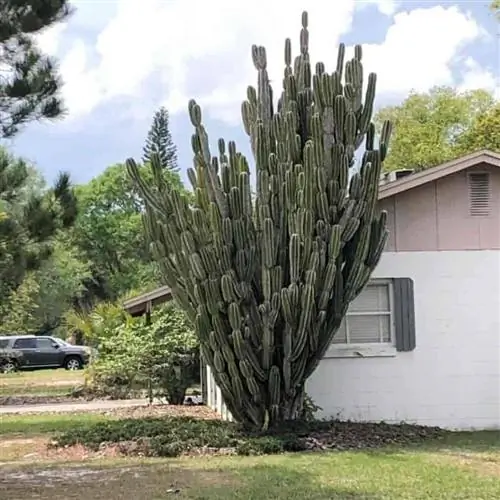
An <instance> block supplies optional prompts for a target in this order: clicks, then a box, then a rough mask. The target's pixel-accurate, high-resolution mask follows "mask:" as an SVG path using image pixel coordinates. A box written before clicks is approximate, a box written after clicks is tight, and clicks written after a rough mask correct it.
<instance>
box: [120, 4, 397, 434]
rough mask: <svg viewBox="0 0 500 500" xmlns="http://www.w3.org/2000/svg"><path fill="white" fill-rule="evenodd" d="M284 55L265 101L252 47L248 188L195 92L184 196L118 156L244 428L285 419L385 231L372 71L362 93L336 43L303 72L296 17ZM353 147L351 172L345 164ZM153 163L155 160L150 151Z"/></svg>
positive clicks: (355, 62)
mask: <svg viewBox="0 0 500 500" xmlns="http://www.w3.org/2000/svg"><path fill="white" fill-rule="evenodd" d="M284 56H285V70H284V73H283V81H282V83H283V85H282V91H281V96H280V97H279V99H278V103H277V106H275V103H274V102H273V89H272V87H271V84H270V81H269V77H268V72H267V57H266V51H265V49H264V48H263V47H258V46H253V47H252V58H253V62H254V65H255V67H256V69H257V73H258V84H257V88H254V87H249V88H248V91H247V99H246V100H245V102H244V103H243V104H242V108H241V110H242V119H243V125H244V129H245V131H246V133H247V134H248V136H249V138H250V143H251V147H252V152H253V154H254V157H255V166H256V188H257V189H256V192H255V195H254V196H252V195H251V193H252V188H251V184H250V170H249V166H248V162H247V160H246V158H245V157H244V156H243V155H242V154H241V153H240V152H238V151H237V149H236V145H235V144H234V143H233V142H229V143H228V144H227V148H226V143H225V142H224V141H223V140H222V139H221V140H219V142H218V156H212V154H211V152H210V147H209V141H208V135H207V133H206V131H205V127H204V126H203V120H202V112H201V108H200V107H199V106H198V104H197V103H196V102H195V101H190V103H189V115H190V119H191V122H192V124H193V127H194V130H195V133H194V135H193V137H192V141H191V143H192V148H193V153H194V168H192V169H189V171H188V177H189V180H190V182H191V184H192V186H193V190H194V203H193V204H191V205H190V204H189V202H188V199H187V198H184V197H182V196H180V195H179V194H178V193H176V192H175V191H171V190H169V187H168V186H162V189H161V191H160V190H159V189H155V188H154V187H153V188H152V187H151V186H149V185H148V184H147V183H146V182H145V181H144V180H143V179H142V178H141V174H140V169H139V168H138V166H137V165H136V163H135V162H134V161H133V160H128V161H127V166H128V171H129V174H130V176H131V177H132V178H133V180H134V181H135V183H136V185H137V188H138V190H139V191H140V193H141V194H142V196H143V198H144V201H145V205H146V215H145V216H144V226H145V229H146V232H147V234H148V237H149V238H150V240H151V241H152V248H153V251H154V255H155V258H156V259H157V260H158V262H159V266H160V269H161V272H162V274H163V277H164V281H165V282H166V284H168V285H169V286H170V287H171V289H172V293H173V295H174V297H175V298H176V299H177V301H178V302H179V304H180V305H181V306H182V307H183V308H184V309H185V310H186V313H187V315H188V317H189V318H190V319H191V320H192V321H193V323H194V324H195V326H196V331H197V333H198V335H199V337H200V341H201V347H202V353H203V357H204V359H205V361H206V362H207V363H208V364H209V365H210V366H211V368H212V371H213V374H214V377H215V381H216V382H217V384H218V385H219V387H220V388H221V391H222V394H223V397H224V400H225V402H226V404H227V406H228V408H229V410H230V411H231V413H232V414H233V416H234V417H235V418H236V419H238V420H240V421H241V422H243V423H245V424H246V425H250V426H253V427H266V426H268V425H274V424H275V423H277V422H279V421H281V420H284V419H289V418H295V417H296V416H297V414H298V412H299V410H300V407H301V404H302V401H303V395H304V385H305V382H306V379H307V377H309V376H310V375H311V374H312V373H313V371H314V370H315V369H316V367H317V365H318V363H319V362H320V360H321V359H322V357H323V356H324V354H325V352H326V350H327V349H328V346H329V345H330V343H331V341H332V339H333V336H334V335H335V333H336V332H337V330H338V328H339V326H340V324H341V321H342V319H343V317H344V315H345V314H346V311H347V307H348V305H349V303H350V302H351V301H352V300H353V299H354V298H355V297H356V296H357V295H358V294H359V293H360V292H361V290H362V289H363V287H364V286H365V285H366V283H367V281H368V279H369V277H370V274H371V272H372V271H373V269H374V268H375V266H376V265H377V263H378V261H379V259H380V256H381V254H382V251H383V248H384V244H385V241H386V239H387V230H386V214H385V213H381V214H379V213H377V209H376V204H377V195H378V179H379V176H380V171H381V168H382V163H383V161H384V158H385V155H386V154H387V150H388V146H389V139H390V136H391V131H392V126H391V124H390V123H388V122H387V123H385V124H384V126H383V127H382V131H381V135H380V140H379V141H378V144H379V149H376V148H375V144H376V143H377V141H375V127H374V125H373V123H372V121H371V118H372V112H373V106H374V99H375V87H376V76H375V74H369V75H368V79H367V80H368V82H367V85H366V91H365V95H364V101H363V81H364V73H363V65H362V49H361V47H360V46H356V47H355V50H354V57H353V58H352V59H351V60H348V61H346V60H345V47H344V45H340V47H339V50H338V57H337V61H336V65H335V67H334V70H333V72H332V73H328V71H327V68H326V66H325V64H323V63H321V62H320V63H317V64H316V66H315V68H314V74H313V70H312V69H311V63H310V60H311V58H310V55H309V32H308V18H307V14H306V13H304V14H303V16H302V29H301V33H300V53H299V55H298V56H297V57H296V58H295V59H292V46H291V42H290V40H286V42H285V54H284ZM361 145H364V146H365V152H364V155H363V157H362V160H361V166H360V169H359V170H358V171H357V173H354V174H351V169H352V167H353V166H354V164H355V152H356V150H357V149H358V148H359V147H360V146H361ZM151 164H152V168H153V170H154V171H157V170H158V171H159V169H161V165H160V162H159V161H158V159H157V158H155V157H154V156H153V157H152V158H151ZM159 178H160V177H159V176H158V179H159ZM158 182H159V181H158Z"/></svg>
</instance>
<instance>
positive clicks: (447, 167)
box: [378, 149, 500, 200]
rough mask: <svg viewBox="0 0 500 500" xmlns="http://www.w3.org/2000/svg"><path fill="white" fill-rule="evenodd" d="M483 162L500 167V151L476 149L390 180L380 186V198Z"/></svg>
mask: <svg viewBox="0 0 500 500" xmlns="http://www.w3.org/2000/svg"><path fill="white" fill-rule="evenodd" d="M481 163H488V164H489V165H493V166H495V167H500V153H495V152H493V151H489V150H487V149H483V150H480V151H476V152H475V153H471V154H468V155H466V156H461V157H460V158H456V159H455V160H451V161H447V162H446V163H443V164H442V165H438V166H436V167H433V168H429V169H427V170H423V171H422V172H417V173H415V174H410V175H407V176H405V177H403V178H401V179H398V180H396V181H392V182H388V183H387V184H383V185H381V186H380V187H379V190H378V193H379V194H378V199H379V200H383V199H384V198H389V197H391V196H394V195H396V194H399V193H402V192H404V191H408V190H409V189H413V188H416V187H418V186H421V185H423V184H427V183H428V182H432V181H436V180H438V179H441V178H442V177H446V176H447V175H451V174H454V173H456V172H460V171H462V170H465V169H467V168H470V167H475V166H476V165H479V164H481Z"/></svg>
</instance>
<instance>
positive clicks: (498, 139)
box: [456, 103, 500, 154]
mask: <svg viewBox="0 0 500 500" xmlns="http://www.w3.org/2000/svg"><path fill="white" fill-rule="evenodd" d="M456 147H457V150H458V152H459V153H460V154H466V153H470V152H472V151H477V150H479V149H489V150H490V151H496V152H500V103H496V104H495V106H494V107H493V108H492V109H490V110H488V111H487V112H485V113H483V114H481V115H479V116H477V118H476V120H475V121H474V122H473V123H472V124H471V126H470V127H469V128H468V129H467V130H465V131H464V132H463V134H461V135H460V136H459V137H458V138H457V144H456Z"/></svg>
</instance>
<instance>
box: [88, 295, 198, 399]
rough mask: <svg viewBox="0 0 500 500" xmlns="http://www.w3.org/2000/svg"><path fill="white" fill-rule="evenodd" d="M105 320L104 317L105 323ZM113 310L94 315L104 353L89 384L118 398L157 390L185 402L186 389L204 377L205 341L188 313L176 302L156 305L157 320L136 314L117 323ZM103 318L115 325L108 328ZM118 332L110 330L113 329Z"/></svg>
mask: <svg viewBox="0 0 500 500" xmlns="http://www.w3.org/2000/svg"><path fill="white" fill-rule="evenodd" d="M103 319H104V322H103ZM115 319H116V316H115V314H114V313H113V314H112V315H111V317H110V318H109V319H108V318H106V317H104V318H103V317H102V316H101V317H99V318H98V317H96V316H95V315H93V316H92V317H91V318H90V321H97V322H98V324H97V325H95V327H94V328H93V332H94V333H95V332H97V331H100V332H101V333H102V334H103V335H102V337H101V338H99V339H97V340H98V347H99V356H98V358H97V359H96V360H95V362H94V363H93V364H92V365H91V367H90V369H89V388H90V389H91V390H92V391H93V392H95V393H98V394H105V395H108V396H109V395H110V396H113V397H125V396H130V395H131V394H133V393H134V392H135V391H138V390H141V389H142V390H146V389H147V388H148V387H149V386H151V388H152V389H153V392H154V394H153V395H154V396H156V397H164V398H166V399H167V401H168V402H169V403H170V404H182V403H183V402H184V396H185V394H186V390H187V389H188V388H189V387H190V386H192V385H193V384H196V383H198V382H199V368H200V364H199V344H198V340H197V338H196V335H195V334H194V331H193V329H192V327H191V325H189V323H188V322H187V320H186V317H185V315H184V313H183V312H182V311H181V310H179V309H178V308H177V307H176V306H175V305H173V304H167V305H165V306H163V307H162V308H160V309H156V310H155V311H154V312H153V314H152V317H151V324H150V325H147V324H145V321H144V318H135V319H133V318H130V317H128V319H127V320H126V321H125V322H122V323H121V324H119V325H117V324H116V323H115ZM103 323H105V324H107V325H109V326H111V325H114V326H113V327H112V328H111V329H103ZM111 331H112V332H113V334H112V335H110V332H111Z"/></svg>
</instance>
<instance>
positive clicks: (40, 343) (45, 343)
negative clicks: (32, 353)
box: [36, 339, 55, 349]
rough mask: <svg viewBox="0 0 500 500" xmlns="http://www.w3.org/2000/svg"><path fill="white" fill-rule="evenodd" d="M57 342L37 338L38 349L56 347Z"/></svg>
mask: <svg viewBox="0 0 500 500" xmlns="http://www.w3.org/2000/svg"><path fill="white" fill-rule="evenodd" d="M54 344H55V342H54V341H53V340H51V339H36V347H37V348H38V349H54Z"/></svg>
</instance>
